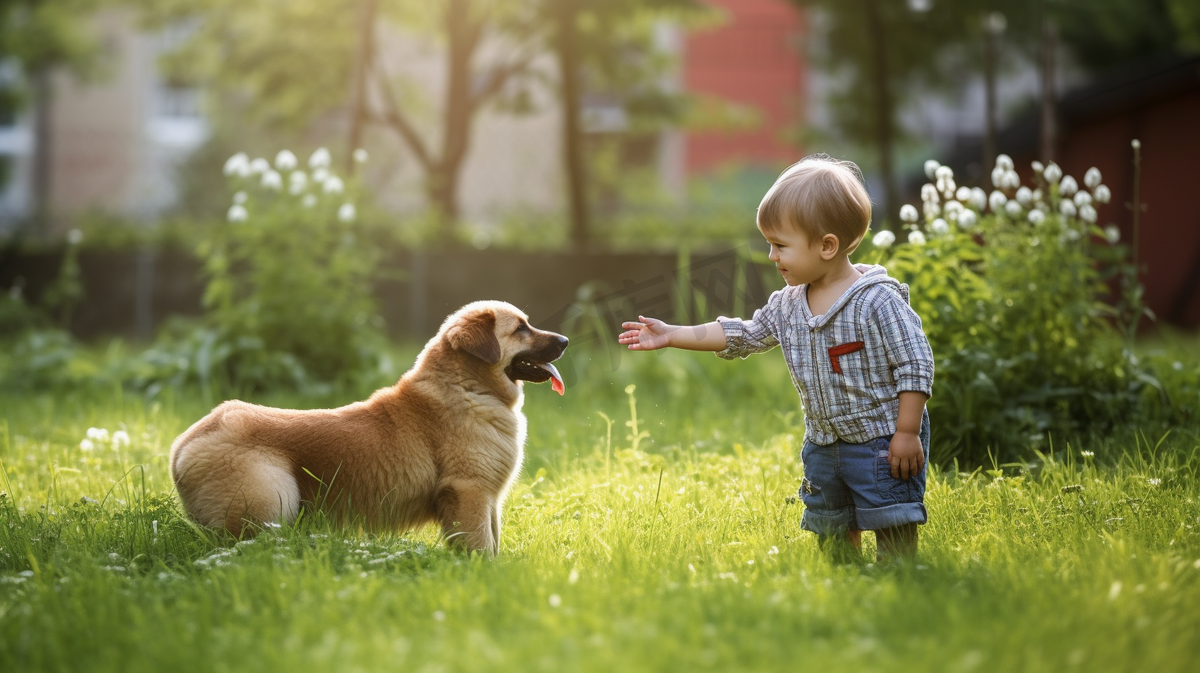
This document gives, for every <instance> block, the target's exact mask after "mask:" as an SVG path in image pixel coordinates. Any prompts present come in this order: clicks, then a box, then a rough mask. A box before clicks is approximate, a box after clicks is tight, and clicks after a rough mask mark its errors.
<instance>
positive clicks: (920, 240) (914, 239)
mask: <svg viewBox="0 0 1200 673" xmlns="http://www.w3.org/2000/svg"><path fill="white" fill-rule="evenodd" d="M942 222H945V220H942ZM908 242H909V243H912V244H913V245H925V234H923V233H921V232H919V231H910V232H908Z"/></svg>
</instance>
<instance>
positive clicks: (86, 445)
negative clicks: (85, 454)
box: [79, 439, 96, 451]
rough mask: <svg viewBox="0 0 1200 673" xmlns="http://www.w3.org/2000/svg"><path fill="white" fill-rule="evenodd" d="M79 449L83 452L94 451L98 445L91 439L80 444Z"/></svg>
mask: <svg viewBox="0 0 1200 673" xmlns="http://www.w3.org/2000/svg"><path fill="white" fill-rule="evenodd" d="M79 448H80V449H81V450H83V451H93V450H95V448H96V444H95V442H93V441H92V440H90V439H85V440H83V441H81V442H79Z"/></svg>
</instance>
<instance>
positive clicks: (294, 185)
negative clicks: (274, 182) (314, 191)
mask: <svg viewBox="0 0 1200 673" xmlns="http://www.w3.org/2000/svg"><path fill="white" fill-rule="evenodd" d="M307 187H308V174H307V173H305V172H304V171H295V172H293V173H292V174H291V175H289V176H288V193H290V194H299V193H300V192H302V191H304V190H305V188H307Z"/></svg>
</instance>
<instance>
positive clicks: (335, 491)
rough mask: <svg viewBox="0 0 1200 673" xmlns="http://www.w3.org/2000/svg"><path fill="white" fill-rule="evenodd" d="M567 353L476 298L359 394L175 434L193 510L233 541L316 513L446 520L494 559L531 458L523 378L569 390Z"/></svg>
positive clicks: (253, 412)
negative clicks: (564, 368) (388, 382)
mask: <svg viewBox="0 0 1200 673" xmlns="http://www.w3.org/2000/svg"><path fill="white" fill-rule="evenodd" d="M566 347H567V338H566V337H564V336H561V335H559V334H555V333H553V332H546V331H542V330H538V329H534V328H533V327H531V326H530V325H529V321H528V318H527V316H526V315H525V314H524V313H522V312H521V311H519V310H518V309H517V308H516V307H514V306H512V305H510V304H506V303H503V302H495V301H486V302H475V303H473V304H468V305H467V306H464V307H463V308H462V309H460V310H459V311H457V312H456V313H454V314H453V315H451V316H450V317H448V318H447V319H446V321H445V322H444V323H443V324H442V327H441V329H440V330H438V333H437V335H436V336H434V337H433V338H432V339H430V340H429V343H427V344H426V345H425V349H424V350H423V351H421V354H420V355H419V356H417V360H416V363H415V364H414V365H413V367H412V369H410V370H409V371H408V372H407V373H405V374H404V376H403V377H402V378H401V379H400V381H399V383H397V384H396V385H395V386H392V387H390V388H383V389H380V390H378V391H376V392H375V393H374V394H373V395H371V397H370V398H369V399H367V400H366V401H364V402H355V403H353V404H350V405H347V406H344V407H341V408H338V409H317V410H312V411H296V410H290V409H274V408H270V407H262V406H257V405H254V404H247V403H245V402H240V401H237V400H233V401H229V402H225V403H223V404H221V405H220V406H218V407H217V408H216V409H214V410H213V411H212V412H211V413H210V414H208V415H207V416H205V417H204V418H202V419H200V420H199V421H197V422H196V423H195V424H194V425H193V426H192V427H190V428H188V430H187V432H184V433H183V434H182V435H180V436H179V438H178V439H176V440H175V443H174V444H173V445H172V446H171V477H172V478H173V479H174V481H175V487H176V489H178V491H179V497H180V499H181V500H182V501H183V507H184V509H185V510H186V511H187V513H188V515H189V516H191V517H192V518H193V519H195V520H196V521H197V522H199V523H201V524H203V525H205V526H211V527H214V528H222V527H223V528H225V529H227V530H229V531H230V532H231V533H233V534H234V535H240V534H241V533H242V531H243V530H244V528H245V527H246V526H247V525H255V524H257V525H262V524H268V523H280V524H282V523H289V522H291V521H294V520H295V518H296V517H297V515H298V514H299V512H300V509H301V507H315V508H319V509H321V510H323V511H325V512H327V513H329V514H330V515H331V516H332V517H333V518H334V519H335V520H337V521H340V522H343V523H357V524H359V525H362V526H363V527H365V528H368V529H371V530H404V529H408V528H412V527H414V526H418V525H421V524H423V523H426V522H430V521H437V522H438V523H440V524H441V527H442V532H443V534H444V535H445V537H446V539H447V541H448V542H449V543H450V544H451V545H453V546H457V547H461V548H465V549H470V550H481V551H485V552H488V553H493V554H494V553H496V552H497V551H498V550H499V544H500V519H501V516H500V513H501V509H502V508H503V505H504V498H505V495H506V494H507V493H508V490H509V487H510V486H511V485H512V482H513V480H514V479H515V477H516V475H517V472H518V471H519V470H520V468H521V461H522V459H523V457H524V449H523V447H524V444H525V416H524V415H523V414H522V413H521V404H522V402H523V396H522V385H523V384H522V382H523V381H530V382H534V383H542V382H545V381H547V380H553V381H554V384H553V387H554V389H555V390H556V391H557V392H558V393H559V394H560V395H561V394H562V392H563V383H562V377H561V376H559V374H558V370H557V369H555V367H554V365H552V364H550V363H551V362H552V361H554V360H557V359H558V358H559V357H560V356H561V355H562V353H563V351H564V350H565V349H566Z"/></svg>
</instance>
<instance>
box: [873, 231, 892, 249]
mask: <svg viewBox="0 0 1200 673" xmlns="http://www.w3.org/2000/svg"><path fill="white" fill-rule="evenodd" d="M895 242H896V235H895V234H893V233H892V232H890V231H888V230H887V229H884V230H883V231H881V232H879V233H878V234H875V236H874V238H872V239H871V244H872V245H874V246H875V247H876V248H886V247H888V246H890V245H891V244H893V243H895Z"/></svg>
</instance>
